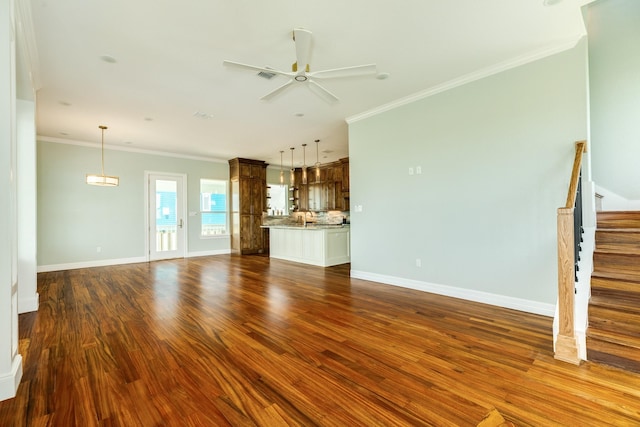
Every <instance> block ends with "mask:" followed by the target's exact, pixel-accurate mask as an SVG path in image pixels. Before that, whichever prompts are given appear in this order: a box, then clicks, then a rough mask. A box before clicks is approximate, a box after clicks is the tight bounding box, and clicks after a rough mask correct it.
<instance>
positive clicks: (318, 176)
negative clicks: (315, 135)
mask: <svg viewBox="0 0 640 427" xmlns="http://www.w3.org/2000/svg"><path fill="white" fill-rule="evenodd" d="M319 142H320V140H319V139H316V164H315V165H314V166H315V172H316V181H320V156H319V155H318V143H319Z"/></svg>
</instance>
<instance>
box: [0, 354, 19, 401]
mask: <svg viewBox="0 0 640 427" xmlns="http://www.w3.org/2000/svg"><path fill="white" fill-rule="evenodd" d="M20 380H22V356H20V355H19V354H18V355H16V357H15V358H14V359H13V364H12V366H11V371H10V372H8V373H6V374H2V373H0V401H2V400H6V399H11V398H12V397H15V396H16V392H17V391H18V386H19V385H20Z"/></svg>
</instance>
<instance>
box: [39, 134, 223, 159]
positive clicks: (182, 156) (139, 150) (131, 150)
mask: <svg viewBox="0 0 640 427" xmlns="http://www.w3.org/2000/svg"><path fill="white" fill-rule="evenodd" d="M36 139H37V141H38V142H49V143H53V144H66V145H76V146H79V147H89V148H100V144H97V143H95V142H86V141H76V140H72V139H64V138H54V137H50V136H41V135H38V136H37V138H36ZM104 148H105V149H106V150H114V151H126V152H129V153H140V154H149V155H153V156H163V157H172V158H177V159H188V160H200V161H203V162H210V163H224V164H228V163H229V161H228V160H223V159H218V158H215V157H205V156H194V155H191V154H181V153H172V152H168V151H158V150H147V149H144V148H135V147H123V146H121V145H109V144H105V145H104Z"/></svg>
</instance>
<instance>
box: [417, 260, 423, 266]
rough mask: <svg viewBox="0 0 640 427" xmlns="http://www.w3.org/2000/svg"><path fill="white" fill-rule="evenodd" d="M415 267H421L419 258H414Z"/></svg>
mask: <svg viewBox="0 0 640 427" xmlns="http://www.w3.org/2000/svg"><path fill="white" fill-rule="evenodd" d="M416 267H422V260H421V259H420V258H416Z"/></svg>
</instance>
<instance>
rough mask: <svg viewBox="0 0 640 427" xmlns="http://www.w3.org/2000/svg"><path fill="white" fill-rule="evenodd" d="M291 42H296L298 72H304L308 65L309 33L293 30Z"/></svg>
mask: <svg viewBox="0 0 640 427" xmlns="http://www.w3.org/2000/svg"><path fill="white" fill-rule="evenodd" d="M293 40H294V41H295V42H296V63H297V64H298V72H300V71H304V70H306V68H307V65H308V64H309V53H310V51H311V31H309V30H305V29H303V28H296V29H294V30H293Z"/></svg>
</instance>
